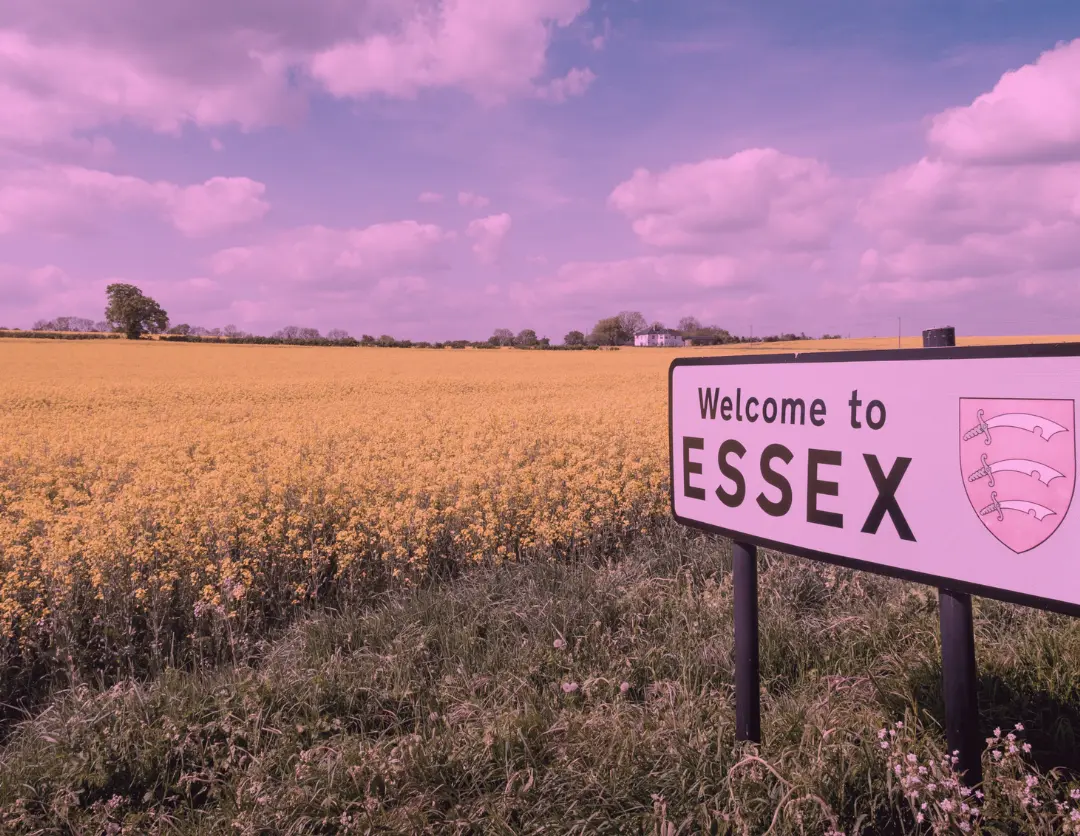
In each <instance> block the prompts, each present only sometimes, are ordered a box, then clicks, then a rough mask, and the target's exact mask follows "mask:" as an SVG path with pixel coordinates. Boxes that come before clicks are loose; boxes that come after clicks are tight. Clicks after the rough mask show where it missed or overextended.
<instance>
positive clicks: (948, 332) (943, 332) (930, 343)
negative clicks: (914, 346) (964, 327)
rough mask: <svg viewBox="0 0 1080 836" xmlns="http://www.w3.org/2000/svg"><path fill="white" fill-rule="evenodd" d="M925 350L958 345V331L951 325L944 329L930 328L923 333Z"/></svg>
mask: <svg viewBox="0 0 1080 836" xmlns="http://www.w3.org/2000/svg"><path fill="white" fill-rule="evenodd" d="M922 342H923V348H940V347H942V346H954V345H956V329H955V328H953V327H952V326H951V325H948V326H946V327H944V328H928V329H927V330H925V331H923V332H922Z"/></svg>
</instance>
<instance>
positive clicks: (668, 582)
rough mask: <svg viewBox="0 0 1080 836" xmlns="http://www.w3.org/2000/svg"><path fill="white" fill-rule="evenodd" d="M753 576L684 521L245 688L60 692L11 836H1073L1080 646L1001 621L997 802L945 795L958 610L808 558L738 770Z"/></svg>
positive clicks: (356, 638) (333, 644)
mask: <svg viewBox="0 0 1080 836" xmlns="http://www.w3.org/2000/svg"><path fill="white" fill-rule="evenodd" d="M729 568H730V563H729V551H728V548H727V545H726V544H725V543H724V542H722V541H718V540H709V539H705V538H702V537H700V536H699V535H696V534H690V533H688V532H685V531H682V530H679V529H676V528H675V527H674V526H672V525H667V524H665V525H663V526H661V527H660V529H659V530H658V531H656V532H654V533H653V534H650V535H648V536H645V537H643V538H642V539H641V540H640V541H639V543H638V545H636V546H635V547H634V549H633V550H632V551H631V552H630V553H628V554H623V555H620V556H619V560H617V561H614V562H612V563H610V564H607V565H593V566H587V565H584V564H582V563H555V564H552V563H544V564H539V563H536V564H526V565H518V566H506V567H502V568H498V569H480V570H476V571H474V572H471V573H468V575H467V576H466V577H464V578H462V579H460V580H458V581H455V582H453V583H449V584H444V585H436V586H433V587H431V588H428V589H421V590H414V591H411V592H401V593H396V594H394V595H393V596H389V597H387V598H385V599H384V600H382V601H381V602H380V603H378V604H377V605H375V606H373V607H369V608H366V609H364V610H358V611H354V612H345V613H337V614H325V615H321V616H318V617H315V618H313V619H310V620H308V621H306V622H305V623H303V624H300V625H298V626H297V627H296V628H295V629H293V630H292V631H291V632H290V633H289V634H288V635H287V637H286V638H284V639H283V640H280V641H277V642H275V643H273V644H271V645H268V646H266V647H264V648H261V649H258V651H257V652H255V653H253V654H252V655H251V657H250V659H249V661H248V662H247V663H244V664H239V665H234V666H230V667H226V668H219V669H217V670H212V671H208V672H203V673H198V674H193V673H188V674H181V673H176V672H173V673H167V674H165V675H163V676H161V677H158V678H156V679H154V680H151V681H150V682H147V683H144V684H134V683H122V684H120V685H117V686H114V687H112V688H110V689H108V690H96V689H94V688H92V687H80V688H77V689H75V690H73V691H70V692H66V693H63V694H59V695H57V696H56V698H55V699H54V700H53V701H52V703H51V704H50V706H49V707H48V709H47V710H45V711H44V712H42V713H40V714H38V715H37V716H36V717H35V718H34V719H32V720H30V721H28V722H27V723H25V724H24V725H23V726H21V727H20V728H19V729H18V730H17V731H16V733H15V734H14V735H13V736H12V737H11V738H10V739H9V741H8V742H7V743H6V744H5V745H4V747H3V749H2V750H0V811H2V812H0V816H2V817H0V829H3V830H4V832H13V833H54V832H55V833H90V832H103V833H104V832H125V833H128V832H132V833H134V832H138V833H183V834H194V833H200V834H203V833H205V834H210V833H245V834H262V833H342V832H354V833H461V834H465V833H477V834H479V833H506V834H510V833H650V834H662V836H674V834H682V833H700V832H705V833H744V832H745V833H755V834H758V833H764V832H766V831H770V828H771V831H770V832H772V833H774V834H795V833H808V834H820V833H823V832H826V831H829V830H838V831H840V832H843V833H856V832H859V833H909V832H911V833H914V832H927V833H929V832H932V831H930V830H929V829H927V827H928V825H929V823H930V822H931V821H933V820H934V817H935V816H936V817H937V819H938V820H939V821H945V820H948V821H949V822H951V823H950V824H948V825H945V830H943V831H942V832H953V831H954V830H955V832H962V830H961V829H960V828H959V825H960V824H961V823H963V824H967V825H968V827H969V831H968V832H977V831H978V829H979V827H980V821H981V820H983V819H985V821H983V823H982V825H981V826H982V827H986V828H990V827H991V826H992V827H994V828H997V829H996V830H995V829H987V830H984V831H983V832H1001V833H1010V832H1011V833H1016V832H1023V833H1039V832H1045V833H1064V832H1069V831H1068V830H1067V828H1068V827H1069V826H1070V825H1069V814H1070V811H1071V809H1072V808H1071V806H1068V805H1071V804H1073V803H1074V802H1072V801H1071V799H1069V790H1070V786H1069V784H1068V782H1067V781H1066V780H1065V779H1064V778H1056V779H1053V776H1047V774H1046V773H1047V772H1048V771H1049V770H1052V769H1054V768H1056V767H1066V768H1072V769H1076V768H1078V767H1080V751H1078V747H1077V745H1076V743H1077V741H1076V737H1075V734H1076V729H1077V728H1080V694H1078V688H1080V681H1078V679H1077V677H1076V675H1075V673H1076V671H1077V670H1078V669H1080V624H1078V623H1077V622H1075V621H1073V620H1070V619H1067V618H1062V617H1057V616H1051V615H1047V614H1045V613H1038V612H1035V611H1030V610H1025V609H1021V608H1016V607H1011V606H1007V605H1001V604H997V603H994V602H989V601H979V602H978V604H977V610H976V631H977V642H978V655H979V663H980V671H981V674H982V681H981V685H980V689H981V692H980V699H981V705H982V709H983V712H984V716H983V718H982V719H983V725H984V727H985V729H986V733H987V735H988V736H992V734H993V728H994V727H995V726H1001V727H1002V735H1003V742H1002V744H1001V745H1000V746H998V747H997V748H998V750H999V751H1003V753H1004V754H1003V756H1002V757H1001V760H1000V762H999V761H998V760H996V759H995V758H994V756H993V754H992V753H988V754H987V756H986V758H985V762H986V768H987V781H986V786H985V787H984V789H985V792H986V797H985V798H982V799H977V797H976V796H974V795H971V796H963V795H961V794H960V792H959V791H958V790H957V789H955V788H952V787H951V786H950V785H949V784H948V781H949V780H950V778H949V776H948V775H940V774H939V775H938V776H937V778H936V780H935V779H934V776H935V772H937V771H939V766H938V764H939V763H940V758H941V752H940V749H941V746H942V734H941V730H940V726H941V721H942V708H941V703H940V698H939V675H940V670H939V661H938V660H939V649H938V646H937V612H936V597H935V594H934V591H933V590H929V589H926V588H923V587H919V586H914V585H909V584H904V583H901V582H897V581H891V580H886V579H882V578H877V577H873V576H870V575H867V574H858V573H852V572H848V571H846V570H837V569H835V568H832V567H825V566H820V565H816V564H812V563H809V562H807V561H803V560H799V559H795V558H790V557H778V556H775V555H770V554H765V555H763V556H762V572H761V579H760V586H761V589H760V595H761V642H762V646H761V659H762V674H763V679H764V682H763V685H764V691H765V693H764V695H763V711H764V743H763V745H762V747H761V749H760V751H757V750H754V749H752V748H746V747H737V746H736V745H735V742H734V730H733V721H734V709H733V695H732V663H731V652H732V629H731V624H732V613H731V587H730V573H729ZM898 722H899V723H902V724H903V726H902V727H897V725H896V724H897V723H898ZM1018 722H1019V723H1021V724H1022V725H1023V726H1024V729H1025V730H1024V731H1022V732H1019V733H1018V739H1017V740H1016V741H1015V745H1016V747H1017V750H1016V752H1015V753H1013V752H1010V751H1009V746H1010V742H1008V741H1005V740H1004V735H1005V734H1006V733H1007V732H1008V731H1009V730H1011V729H1012V728H1013V726H1014V724H1015V723H1018ZM1025 743H1028V744H1030V746H1031V751H1030V753H1028V752H1024V751H1022V747H1023V746H1024V744H1025ZM883 744H887V745H883ZM890 758H891V759H892V760H890ZM897 758H899V760H897ZM910 758H914V759H915V760H914V762H912V761H911V760H910ZM931 759H933V761H934V762H933V763H931ZM920 767H921V768H923V769H925V770H926V771H925V772H922V773H920V772H919V771H918V770H919V768H920ZM909 772H910V773H911V774H912V775H916V776H921V778H920V780H921V786H919V787H916V788H915V791H916V792H922V795H918V796H917V797H916V798H915V799H914V802H915V803H914V804H912V803H911V802H912V800H911V799H908V798H905V797H904V796H903V795H902V793H904V792H908V791H911V789H912V787H913V784H911V782H910V780H909V779H910V775H909V774H908V773H909ZM1028 776H1031V777H1032V778H1034V779H1035V783H1034V784H1030V783H1029V781H1030V778H1028ZM1025 779H1028V780H1025ZM905 781H906V782H907V783H904V782H905ZM930 783H936V786H935V788H934V789H928V788H927V786H928V784H930ZM1025 793H1026V794H1027V797H1028V798H1029V800H1027V801H1025ZM1031 799H1034V800H1036V801H1038V802H1039V804H1038V806H1035V805H1034V804H1033V803H1032V801H1031ZM923 800H926V801H928V807H927V809H926V810H925V811H923V816H924V822H923V823H922V824H920V823H919V822H918V821H917V818H916V817H917V815H918V814H919V812H920V810H919V806H918V805H919V804H921V803H922V801H923ZM969 802H970V804H969ZM1056 802H1060V803H1063V804H1065V805H1066V806H1063V807H1061V808H1060V809H1059V808H1058V807H1057V806H1055V803H1056ZM961 805H967V806H968V807H969V810H968V811H967V812H964V813H963V815H961V810H960V806H961ZM971 808H974V809H978V810H979V815H978V816H974V817H973V816H972V815H971V813H970V809H971ZM120 828H122V830H121V829H120Z"/></svg>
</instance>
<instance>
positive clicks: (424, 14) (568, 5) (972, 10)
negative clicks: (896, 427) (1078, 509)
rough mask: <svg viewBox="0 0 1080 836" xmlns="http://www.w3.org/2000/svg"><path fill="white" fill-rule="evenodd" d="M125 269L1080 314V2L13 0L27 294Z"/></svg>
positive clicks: (287, 297) (468, 312)
mask: <svg viewBox="0 0 1080 836" xmlns="http://www.w3.org/2000/svg"><path fill="white" fill-rule="evenodd" d="M946 9H947V11H945V10H946ZM111 281H128V282H132V283H135V284H137V285H139V286H140V287H142V288H143V289H144V291H145V292H147V293H148V294H150V295H152V296H154V297H155V298H156V299H158V301H159V302H161V304H162V305H163V307H165V308H166V310H167V311H168V312H169V315H170V318H171V319H172V321H173V322H174V323H176V322H182V321H184V322H189V323H191V324H200V325H203V326H206V327H214V326H219V327H220V326H224V325H226V324H234V325H236V326H238V327H240V328H242V329H245V330H252V331H255V332H257V333H269V332H271V331H273V330H275V329H277V328H280V327H281V326H283V325H287V324H296V325H301V326H311V327H317V328H320V329H322V330H323V331H326V330H328V329H330V328H344V329H346V330H348V331H349V332H350V333H352V334H354V335H357V336H359V335H360V334H362V333H371V334H381V333H390V334H392V335H394V336H397V337H402V338H405V337H408V338H412V339H444V338H451V337H463V338H473V339H476V338H484V337H486V336H488V335H489V334H490V333H491V332H492V330H493V329H494V328H497V327H508V328H512V329H514V330H515V331H516V330H519V329H521V328H525V327H532V328H535V329H536V330H537V331H538V332H539V333H540V334H541V335H543V334H547V335H549V336H551V337H552V338H553V339H555V340H561V338H562V336H563V334H565V333H566V331H568V330H569V329H571V328H580V329H582V330H588V328H589V327H591V325H592V324H593V323H594V322H595V321H596V319H597V318H599V317H601V316H605V315H609V314H612V313H615V312H617V311H619V310H623V309H631V310H640V311H641V312H642V313H644V314H645V316H646V317H648V318H649V319H650V320H652V319H659V320H661V321H664V322H666V323H668V324H674V323H675V322H676V321H677V320H678V319H679V318H680V317H681V316H685V315H687V314H693V315H696V316H697V317H698V318H700V319H702V320H703V321H706V322H712V323H716V324H718V325H721V326H723V327H727V328H728V329H730V330H732V331H734V332H737V333H744V334H745V333H748V332H749V331H750V330H751V328H752V329H753V332H754V333H756V334H762V333H767V332H776V331H780V330H785V331H786V330H793V331H806V332H808V333H812V334H820V333H822V332H832V333H843V334H848V333H851V334H852V335H875V334H879V335H885V334H890V333H895V331H896V326H897V318H898V317H900V318H901V320H902V323H903V328H904V331H905V333H909V334H914V333H917V332H918V331H920V330H921V329H923V328H927V327H933V326H938V325H943V324H952V325H955V326H956V327H957V329H958V331H959V332H960V333H968V334H974V333H985V334H1009V333H1080V3H1077V2H1075V0H1063V1H1062V2H1048V1H1047V0H949V2H947V3H942V2H940V0H820V2H813V3H810V2H806V0H730V2H726V1H725V0H621V2H614V0H303V2H301V1H300V0H154V2H146V0H97V2H93V3H89V2H86V0H4V2H3V3H2V4H0V325H6V326H13V325H14V326H22V327H27V326H29V325H30V324H31V323H32V322H33V321H34V320H35V319H37V318H40V317H53V316H57V315H72V316H87V317H91V318H95V319H99V318H101V315H102V313H103V308H104V296H105V294H104V287H105V285H106V284H108V283H109V282H111Z"/></svg>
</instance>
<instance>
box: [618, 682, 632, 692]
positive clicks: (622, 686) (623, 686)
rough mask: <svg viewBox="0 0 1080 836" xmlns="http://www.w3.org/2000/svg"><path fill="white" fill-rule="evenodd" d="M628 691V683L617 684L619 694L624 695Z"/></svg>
mask: <svg viewBox="0 0 1080 836" xmlns="http://www.w3.org/2000/svg"><path fill="white" fill-rule="evenodd" d="M629 690H630V683H629V682H622V683H620V684H619V693H620V694H625V693H626V692H627V691H629Z"/></svg>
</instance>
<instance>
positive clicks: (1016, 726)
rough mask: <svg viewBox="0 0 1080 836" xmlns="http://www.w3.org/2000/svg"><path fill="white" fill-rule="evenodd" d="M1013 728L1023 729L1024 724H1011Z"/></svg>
mask: <svg viewBox="0 0 1080 836" xmlns="http://www.w3.org/2000/svg"><path fill="white" fill-rule="evenodd" d="M1013 728H1015V729H1016V730H1017V731H1023V730H1024V724H1023V723H1017V724H1016V725H1015V726H1013Z"/></svg>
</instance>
